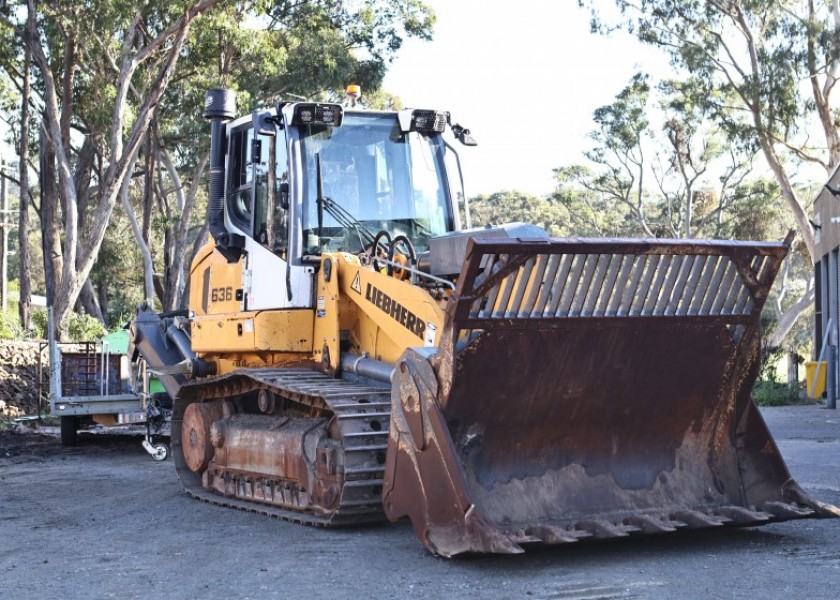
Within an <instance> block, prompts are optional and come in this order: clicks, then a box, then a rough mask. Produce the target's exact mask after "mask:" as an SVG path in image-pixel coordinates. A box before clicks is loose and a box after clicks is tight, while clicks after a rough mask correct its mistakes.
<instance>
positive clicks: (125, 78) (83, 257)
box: [27, 0, 221, 330]
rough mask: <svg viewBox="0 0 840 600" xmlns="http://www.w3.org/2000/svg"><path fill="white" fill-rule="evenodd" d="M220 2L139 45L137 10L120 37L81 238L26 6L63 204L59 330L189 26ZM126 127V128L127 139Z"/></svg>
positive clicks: (51, 84) (46, 65)
mask: <svg viewBox="0 0 840 600" xmlns="http://www.w3.org/2000/svg"><path fill="white" fill-rule="evenodd" d="M220 2H221V0H195V1H194V2H192V3H191V4H190V5H189V6H187V7H186V9H185V11H184V12H183V13H182V14H181V16H180V17H179V18H177V20H176V21H175V22H173V23H172V24H171V25H170V26H169V27H167V28H165V29H163V30H162V31H161V32H160V33H159V34H158V35H157V36H156V37H154V38H150V37H147V38H145V40H144V43H142V44H141V45H140V46H139V47H138V45H137V41H138V39H139V36H141V35H143V34H144V33H145V30H144V29H143V27H142V19H143V14H142V13H141V12H138V13H137V14H136V15H135V18H134V20H133V21H132V23H131V25H130V27H129V29H128V30H127V31H126V32H125V34H124V36H123V37H122V49H121V58H120V67H119V69H120V72H119V75H118V76H117V77H116V79H115V85H116V90H115V94H114V103H113V113H112V114H113V120H112V127H111V138H110V143H109V145H108V147H109V149H110V152H109V156H108V157H107V158H106V162H107V168H106V169H105V173H104V174H103V175H102V177H101V178H100V181H99V182H98V187H99V201H98V206H97V210H96V213H95V214H93V215H91V221H90V222H91V227H90V231H89V232H84V235H83V236H82V235H81V233H82V232H80V231H79V227H78V225H79V223H78V214H77V212H76V209H77V206H76V190H75V187H74V185H73V177H72V173H71V168H70V164H71V152H72V149H71V148H70V147H65V144H64V143H63V139H62V129H61V122H60V110H59V94H58V91H57V89H56V77H55V74H54V72H53V68H52V65H51V61H50V59H49V58H48V55H49V54H50V52H49V50H50V49H46V50H45V48H44V45H43V41H42V37H41V29H40V27H39V23H38V22H37V21H36V18H35V16H36V15H35V13H36V6H35V4H36V3H35V0H28V2H27V6H28V9H29V18H28V20H27V31H28V34H29V41H30V44H29V46H30V48H31V49H32V53H33V54H32V55H33V60H34V62H35V64H36V65H37V66H38V69H39V71H40V74H41V76H42V77H41V81H42V83H43V90H44V93H43V101H44V108H45V111H44V112H45V120H44V122H45V128H46V132H47V135H48V136H49V138H50V141H51V142H52V146H53V148H54V151H55V156H56V160H55V164H56V165H57V167H58V175H59V184H60V186H61V194H62V197H63V198H65V204H66V210H65V215H64V220H65V227H64V236H65V237H64V247H63V250H64V257H63V265H62V270H61V275H60V278H57V277H56V279H57V280H56V281H55V284H54V288H55V290H54V294H53V299H52V301H53V306H54V309H55V318H56V323H57V324H58V328H59V330H60V329H61V324H62V323H63V322H64V320H65V319H66V317H67V315H68V314H69V312H70V310H71V307H72V306H73V305H74V304H75V302H76V299H77V298H78V296H79V294H80V293H81V290H82V287H83V286H84V283H85V281H86V280H87V278H88V277H89V276H90V271H91V269H92V268H93V264H94V262H95V261H96V258H97V256H98V254H99V250H100V248H101V247H102V241H103V239H104V238H105V231H106V229H107V227H108V222H109V220H110V217H111V213H112V211H113V209H114V205H115V204H116V202H117V201H118V200H119V195H120V189H121V187H122V184H123V181H124V180H125V178H126V176H127V173H128V171H127V169H128V163H129V162H130V160H132V157H133V156H135V154H136V152H137V150H138V148H139V147H140V145H141V143H142V141H143V139H144V136H145V135H146V132H147V131H148V127H149V123H150V121H151V119H152V117H153V116H154V112H155V110H156V108H157V106H158V105H159V103H160V101H161V99H162V97H163V94H164V91H165V90H166V87H167V85H168V84H169V81H170V80H171V78H172V76H173V74H174V71H175V66H176V64H177V62H178V58H179V56H180V54H181V51H182V49H183V45H184V42H185V40H186V37H187V34H188V32H189V28H190V25H191V24H192V21H193V20H194V19H195V18H196V17H197V16H199V15H200V14H202V13H204V12H206V11H207V10H210V9H211V8H213V7H214V6H216V5H217V4H219V3H220ZM155 54H160V55H162V56H160V62H158V63H157V64H158V67H157V74H156V76H155V77H154V80H153V81H152V82H151V83H150V84H149V88H148V93H147V94H146V95H145V96H144V97H143V99H142V102H141V103H140V105H139V106H137V107H129V106H128V95H129V88H130V86H131V82H132V78H133V76H134V75H135V73H136V72H137V69H138V67H139V66H140V65H141V64H143V63H145V62H147V61H148V60H149V59H150V58H152V57H153V56H154V55H155ZM53 56H55V54H53ZM129 109H133V110H132V111H131V112H132V116H133V125H131V126H130V128H129V127H128V126H127V124H126V116H127V112H128V111H129ZM126 129H128V135H127V136H126ZM77 252H79V253H78V254H77ZM77 256H78V259H77Z"/></svg>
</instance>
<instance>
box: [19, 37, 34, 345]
mask: <svg viewBox="0 0 840 600" xmlns="http://www.w3.org/2000/svg"><path fill="white" fill-rule="evenodd" d="M31 61H32V55H31V53H30V51H29V44H28V43H26V36H24V55H23V91H22V94H21V100H20V151H19V152H18V154H19V156H20V192H19V195H20V207H19V208H20V210H19V211H18V253H19V256H18V259H19V260H20V274H19V276H18V277H19V282H20V299H19V300H18V314H19V315H20V323H21V325H22V326H23V329H24V330H25V331H28V330H29V328H30V327H31V326H32V323H31V303H32V276H31V273H30V268H31V266H30V262H31V259H30V256H29V96H30V94H31V88H30V85H31V82H30V79H29V68H30V63H31Z"/></svg>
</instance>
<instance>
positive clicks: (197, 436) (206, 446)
mask: <svg viewBox="0 0 840 600" xmlns="http://www.w3.org/2000/svg"><path fill="white" fill-rule="evenodd" d="M222 417H223V415H222V407H221V405H220V404H219V403H218V402H214V403H212V404H203V403H201V402H195V403H193V404H190V405H189V406H188V407H187V410H185V411H184V420H183V424H182V426H181V447H182V448H183V451H184V462H186V463H187V466H188V467H189V468H190V469H191V470H192V471H194V472H196V473H200V472H202V471H204V470H205V469H206V468H207V465H209V464H210V461H211V460H212V459H213V444H212V443H211V442H210V427H211V426H212V425H213V422H214V421H218V420H219V419H221V418H222Z"/></svg>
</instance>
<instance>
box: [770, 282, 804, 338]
mask: <svg viewBox="0 0 840 600" xmlns="http://www.w3.org/2000/svg"><path fill="white" fill-rule="evenodd" d="M813 304H814V287H813V286H811V289H809V290H808V291H807V292H805V295H804V296H802V297H801V298H800V299H799V300H797V301H796V303H795V304H794V305H793V306H791V307H790V308H789V309H788V310H787V311H786V312H785V313H784V314H783V315H782V316H781V317H780V318H779V319H778V321H777V323H776V329H775V330H773V331H772V332H771V333H770V337H769V338H768V340H767V345H768V346H769V347H770V348H778V347H779V346H780V345H781V343H782V341H783V340H784V339H785V336H786V335H787V334H788V333H790V330H791V329H793V326H794V325H795V324H796V320H797V319H798V318H799V317H800V316H801V315H802V313H803V312H805V311H806V310H807V309H809V308H810V307H811V306H813Z"/></svg>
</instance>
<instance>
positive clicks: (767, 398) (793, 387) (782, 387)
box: [752, 380, 802, 406]
mask: <svg viewBox="0 0 840 600" xmlns="http://www.w3.org/2000/svg"><path fill="white" fill-rule="evenodd" d="M799 393H800V385H799V384H793V383H779V382H778V381H767V380H759V381H757V382H756V384H755V386H754V387H753V391H752V397H753V400H755V403H756V404H758V405H759V406H788V405H790V404H800V403H801V402H802V401H801V399H800V397H799Z"/></svg>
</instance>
